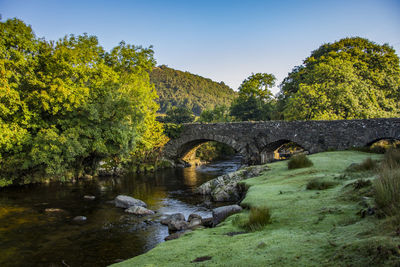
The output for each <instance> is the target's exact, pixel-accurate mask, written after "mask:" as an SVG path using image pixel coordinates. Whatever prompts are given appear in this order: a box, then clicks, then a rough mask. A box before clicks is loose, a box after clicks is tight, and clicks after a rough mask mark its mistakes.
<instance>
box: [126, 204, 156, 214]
mask: <svg viewBox="0 0 400 267" xmlns="http://www.w3.org/2000/svg"><path fill="white" fill-rule="evenodd" d="M125 212H127V213H130V214H135V215H152V214H154V211H152V210H149V209H146V208H144V207H141V206H132V207H129V208H127V209H126V210H125Z"/></svg>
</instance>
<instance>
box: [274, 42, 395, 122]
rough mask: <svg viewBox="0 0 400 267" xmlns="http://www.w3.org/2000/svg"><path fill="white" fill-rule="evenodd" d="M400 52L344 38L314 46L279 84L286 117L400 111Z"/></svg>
mask: <svg viewBox="0 0 400 267" xmlns="http://www.w3.org/2000/svg"><path fill="white" fill-rule="evenodd" d="M399 88H400V68H399V58H398V56H397V55H396V54H395V51H394V49H393V48H392V47H390V46H389V45H387V44H384V45H378V44H375V43H373V42H371V41H369V40H367V39H363V38H359V37H354V38H345V39H342V40H340V41H338V42H335V43H332V44H330V43H328V44H324V45H322V46H321V47H319V48H318V49H317V50H315V51H313V52H312V53H311V55H310V57H308V58H307V59H305V60H304V62H303V65H301V66H297V67H295V68H294V69H293V71H292V72H291V73H289V75H288V77H286V78H285V79H284V81H283V82H282V84H281V91H280V95H279V97H278V99H279V109H280V111H283V112H284V116H285V119H289V120H295V119H297V120H299V119H311V120H313V119H314V120H317V119H324V120H334V119H366V118H380V117H397V116H399V115H400V106H399V102H400V91H399Z"/></svg>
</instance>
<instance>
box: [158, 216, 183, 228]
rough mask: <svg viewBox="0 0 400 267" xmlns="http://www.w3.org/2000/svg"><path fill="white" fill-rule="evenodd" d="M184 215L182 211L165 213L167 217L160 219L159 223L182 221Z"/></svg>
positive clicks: (166, 223)
mask: <svg viewBox="0 0 400 267" xmlns="http://www.w3.org/2000/svg"><path fill="white" fill-rule="evenodd" d="M184 220H185V216H184V215H183V214H182V213H174V214H171V215H167V217H165V218H163V219H162V220H161V224H164V225H168V224H169V223H170V222H171V221H184Z"/></svg>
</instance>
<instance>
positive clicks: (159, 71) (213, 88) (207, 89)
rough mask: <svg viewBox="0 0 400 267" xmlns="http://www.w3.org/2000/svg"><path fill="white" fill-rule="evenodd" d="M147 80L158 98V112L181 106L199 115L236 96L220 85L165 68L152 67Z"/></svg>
mask: <svg viewBox="0 0 400 267" xmlns="http://www.w3.org/2000/svg"><path fill="white" fill-rule="evenodd" d="M150 78H151V82H152V83H154V85H155V87H156V90H157V93H158V95H159V99H158V102H159V104H160V111H159V112H160V113H165V112H166V111H167V110H169V109H171V108H172V107H174V106H179V107H181V106H183V107H186V108H187V109H189V110H191V111H192V112H193V113H194V114H195V115H197V116H198V115H200V114H201V112H202V111H203V110H205V109H212V108H214V107H215V106H217V105H229V104H230V103H231V102H232V100H233V98H234V97H235V95H236V93H235V92H234V91H233V90H232V89H231V88H229V87H228V86H227V85H225V84H224V83H223V82H220V83H217V82H214V81H212V80H210V79H206V78H203V77H201V76H198V75H194V74H191V73H189V72H183V71H179V70H174V69H172V68H169V67H167V66H165V65H162V66H159V67H156V68H154V69H153V71H152V72H151V74H150Z"/></svg>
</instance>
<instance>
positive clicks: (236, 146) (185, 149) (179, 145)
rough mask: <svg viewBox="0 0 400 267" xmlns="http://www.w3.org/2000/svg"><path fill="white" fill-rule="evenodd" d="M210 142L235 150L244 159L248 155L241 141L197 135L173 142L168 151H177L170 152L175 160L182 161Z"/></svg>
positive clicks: (226, 137)
mask: <svg viewBox="0 0 400 267" xmlns="http://www.w3.org/2000/svg"><path fill="white" fill-rule="evenodd" d="M210 141H215V142H219V143H222V144H225V145H227V146H229V147H231V148H233V150H235V152H237V153H239V154H241V155H242V156H243V157H246V153H243V152H244V151H245V150H244V149H243V144H242V143H241V142H240V141H237V140H234V139H232V138H230V137H228V136H223V135H210V134H197V135H194V136H191V138H183V139H181V140H180V141H179V142H171V144H169V146H168V147H167V149H168V148H169V149H170V150H175V151H169V152H170V153H172V154H173V157H174V158H176V159H182V158H185V157H186V156H187V155H188V154H189V153H191V152H193V151H195V150H196V149H197V148H198V147H199V146H201V145H202V144H204V143H207V142H210ZM171 147H172V149H171ZM167 153H168V152H167Z"/></svg>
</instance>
